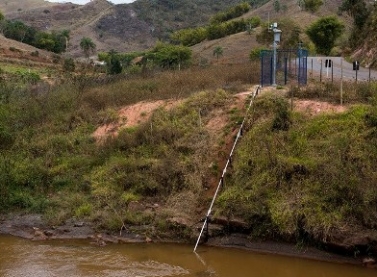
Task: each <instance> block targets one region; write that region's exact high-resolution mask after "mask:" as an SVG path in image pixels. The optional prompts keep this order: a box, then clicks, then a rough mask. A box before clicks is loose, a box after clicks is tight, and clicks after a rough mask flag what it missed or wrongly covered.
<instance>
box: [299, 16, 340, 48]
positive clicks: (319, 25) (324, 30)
mask: <svg viewBox="0 0 377 277" xmlns="http://www.w3.org/2000/svg"><path fill="white" fill-rule="evenodd" d="M343 29H344V25H343V24H342V23H341V22H340V21H339V20H338V19H337V18H336V17H335V16H328V17H323V18H321V19H319V20H317V21H315V22H314V23H313V24H312V25H310V26H309V27H308V29H306V34H307V35H308V36H309V38H310V39H311V40H312V41H313V43H314V45H315V47H316V49H317V52H318V53H320V54H324V55H329V54H330V52H331V49H332V48H333V47H334V45H335V41H336V39H337V38H339V36H340V35H341V34H342V31H343Z"/></svg>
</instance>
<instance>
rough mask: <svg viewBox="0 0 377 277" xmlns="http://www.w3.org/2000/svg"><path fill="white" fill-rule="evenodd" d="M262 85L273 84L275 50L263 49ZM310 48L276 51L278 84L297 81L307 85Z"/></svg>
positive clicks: (261, 56)
mask: <svg viewBox="0 0 377 277" xmlns="http://www.w3.org/2000/svg"><path fill="white" fill-rule="evenodd" d="M260 60H261V80H260V82H261V85H262V86H269V85H272V84H273V74H274V51H273V50H262V51H261V55H260ZM307 61H308V50H306V49H302V48H300V49H278V50H277V51H276V80H275V81H276V84H277V85H286V84H287V83H288V82H292V81H294V82H297V83H298V84H299V85H306V84H307V81H308V74H307V72H308V63H307Z"/></svg>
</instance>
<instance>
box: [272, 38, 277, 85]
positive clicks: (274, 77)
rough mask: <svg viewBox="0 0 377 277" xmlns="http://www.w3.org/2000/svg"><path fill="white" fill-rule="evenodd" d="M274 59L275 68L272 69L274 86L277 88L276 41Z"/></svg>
mask: <svg viewBox="0 0 377 277" xmlns="http://www.w3.org/2000/svg"><path fill="white" fill-rule="evenodd" d="M273 47H274V57H273V65H272V66H273V67H272V85H273V86H274V87H276V41H275V40H274V44H273Z"/></svg>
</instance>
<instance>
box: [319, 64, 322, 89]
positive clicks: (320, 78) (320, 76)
mask: <svg viewBox="0 0 377 277" xmlns="http://www.w3.org/2000/svg"><path fill="white" fill-rule="evenodd" d="M319 82H320V83H322V59H321V69H320V71H319Z"/></svg>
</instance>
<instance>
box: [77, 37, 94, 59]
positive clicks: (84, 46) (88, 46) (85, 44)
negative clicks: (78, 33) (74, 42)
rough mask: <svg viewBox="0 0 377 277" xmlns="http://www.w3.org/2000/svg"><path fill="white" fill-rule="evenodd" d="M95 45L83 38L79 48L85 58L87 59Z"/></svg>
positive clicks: (89, 39)
mask: <svg viewBox="0 0 377 277" xmlns="http://www.w3.org/2000/svg"><path fill="white" fill-rule="evenodd" d="M96 47H97V46H96V44H95V43H94V42H93V40H92V39H91V38H88V37H83V38H82V39H81V41H80V48H81V50H82V51H83V52H84V55H85V57H87V58H89V56H90V54H91V53H93V52H94V51H95V49H96Z"/></svg>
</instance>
